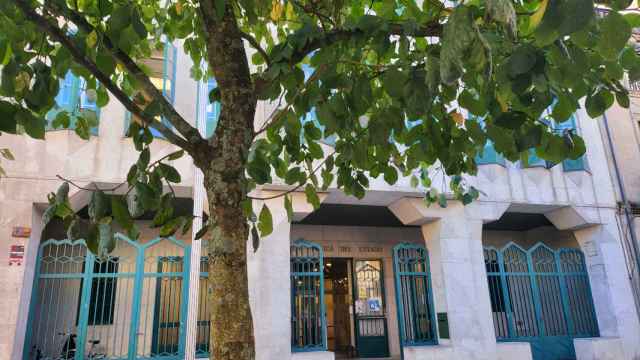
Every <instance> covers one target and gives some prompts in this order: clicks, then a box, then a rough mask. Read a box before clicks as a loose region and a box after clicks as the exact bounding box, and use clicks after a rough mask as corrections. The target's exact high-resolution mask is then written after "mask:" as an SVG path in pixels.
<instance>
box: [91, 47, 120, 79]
mask: <svg viewBox="0 0 640 360" xmlns="http://www.w3.org/2000/svg"><path fill="white" fill-rule="evenodd" d="M96 65H97V66H98V69H99V70H100V71H102V72H103V73H104V74H105V75H107V76H111V74H113V72H114V71H115V70H116V63H115V61H114V60H113V57H112V56H111V55H110V54H108V53H107V52H106V51H98V53H97V54H96Z"/></svg>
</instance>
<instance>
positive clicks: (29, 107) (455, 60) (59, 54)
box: [0, 0, 640, 360]
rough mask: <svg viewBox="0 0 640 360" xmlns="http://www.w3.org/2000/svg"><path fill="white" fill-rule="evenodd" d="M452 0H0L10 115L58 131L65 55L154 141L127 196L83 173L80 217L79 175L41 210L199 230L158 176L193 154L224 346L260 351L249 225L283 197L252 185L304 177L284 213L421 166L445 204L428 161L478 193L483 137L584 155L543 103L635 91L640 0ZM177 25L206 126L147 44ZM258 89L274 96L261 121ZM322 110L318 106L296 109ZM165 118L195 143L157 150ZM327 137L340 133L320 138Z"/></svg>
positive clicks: (94, 242) (98, 247) (177, 134)
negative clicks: (156, 74) (633, 37)
mask: <svg viewBox="0 0 640 360" xmlns="http://www.w3.org/2000/svg"><path fill="white" fill-rule="evenodd" d="M448 3H450V2H444V1H439V0H424V1H415V0H393V1H392V0H384V1H380V0H373V1H369V0H351V1H342V0H273V1H255V0H200V1H195V0H170V1H153V0H136V1H129V0H127V1H125V0H15V1H3V2H1V3H0V62H1V65H2V81H1V83H0V96H1V99H0V119H1V120H0V121H1V122H0V132H4V133H8V134H26V135H27V136H30V137H33V138H36V139H44V137H45V131H44V130H45V115H46V114H47V113H48V112H49V111H50V110H51V109H52V107H53V106H54V97H55V96H56V95H57V93H58V91H59V83H60V79H62V78H64V76H65V74H67V73H68V72H69V71H71V72H72V73H73V74H75V75H77V76H79V77H81V78H82V79H83V80H84V81H85V82H86V86H87V89H88V90H87V93H88V94H89V95H91V96H92V97H94V98H95V100H96V102H97V104H98V106H100V107H101V106H104V105H105V104H106V103H107V102H108V101H109V99H110V98H115V99H116V100H117V101H119V102H121V103H122V104H123V105H124V106H125V108H126V109H127V110H128V111H129V112H131V113H132V114H133V115H134V119H135V120H136V121H132V122H131V126H130V128H129V134H130V136H132V137H133V140H134V143H135V146H136V149H137V150H138V151H140V156H139V159H138V161H137V162H136V163H135V164H133V165H132V167H131V170H130V171H129V173H128V176H127V181H126V183H125V184H124V185H126V186H127V187H128V192H127V195H126V196H125V197H122V196H111V197H107V195H106V193H108V191H109V190H113V189H88V190H90V191H93V194H92V199H91V203H90V211H89V213H90V218H91V219H90V221H89V222H88V223H87V224H84V225H85V226H81V224H80V223H81V222H82V221H83V220H81V219H80V218H79V217H78V216H76V215H75V214H74V213H73V211H72V210H71V209H70V207H69V206H68V196H67V194H68V190H69V183H67V182H65V183H63V185H62V186H61V188H60V189H59V190H58V192H57V194H51V196H50V199H49V201H50V207H49V208H48V209H47V212H46V214H45V219H44V220H45V222H47V221H48V220H49V219H51V218H52V217H55V216H57V217H60V218H62V219H64V220H65V224H66V226H67V228H68V234H69V237H70V238H78V237H83V238H85V239H86V240H87V241H88V245H89V247H90V249H91V250H92V251H93V252H95V253H99V254H100V253H104V252H108V251H109V250H110V248H111V247H112V244H113V240H112V239H113V235H112V232H111V231H112V230H111V221H113V222H115V223H118V224H119V225H120V226H122V227H123V228H124V229H126V230H127V231H128V233H129V236H131V237H132V238H137V229H136V226H135V223H134V221H133V219H135V218H136V217H137V216H139V215H140V214H142V213H144V212H145V211H155V213H156V216H155V219H154V223H155V225H156V226H158V227H160V233H161V235H170V234H173V233H175V232H176V231H178V230H179V229H181V228H182V229H184V231H188V230H189V227H190V224H191V221H192V219H190V218H187V217H176V216H174V215H173V211H172V209H171V207H172V205H171V204H172V201H171V200H172V197H173V194H172V193H171V192H169V193H163V190H162V189H163V182H164V183H175V182H179V181H180V174H179V173H178V172H177V171H176V170H175V169H174V168H173V167H171V166H170V165H169V164H167V163H166V162H165V160H168V159H176V158H178V157H180V156H182V154H183V153H187V154H188V155H190V156H191V157H192V158H193V161H194V164H195V166H197V167H198V168H200V169H201V170H202V171H203V173H204V178H205V187H206V192H207V195H208V202H209V208H210V220H209V221H208V223H207V224H206V225H205V228H204V231H201V232H200V233H199V234H198V236H203V235H205V232H207V235H206V236H208V237H209V239H210V241H209V247H210V248H209V254H210V263H209V274H210V275H209V276H210V279H209V281H210V283H211V284H212V287H213V293H212V295H210V298H209V299H208V301H209V302H210V307H211V309H212V318H211V324H212V326H211V328H212V329H213V331H212V335H211V337H212V339H211V344H212V347H211V348H212V349H213V350H212V353H211V355H212V357H213V358H215V359H218V360H222V359H251V358H253V357H254V343H253V335H252V334H253V332H252V319H251V313H250V309H249V299H248V290H247V287H248V285H247V268H246V250H247V249H246V240H247V238H248V237H249V236H252V237H253V238H254V244H255V246H257V245H258V240H259V236H260V235H259V234H258V230H259V232H260V234H261V235H262V236H264V235H267V234H269V233H270V232H271V229H272V225H271V214H270V211H269V209H268V208H267V207H262V208H261V209H252V208H251V204H252V202H251V200H253V199H254V198H252V197H251V196H250V195H249V194H250V192H251V191H252V190H253V189H254V188H255V187H256V186H257V185H262V184H265V183H269V182H271V181H272V179H273V177H274V176H277V177H278V178H281V179H284V181H286V183H287V184H289V185H291V190H289V191H286V192H283V193H282V194H280V195H278V196H280V197H282V198H283V202H284V206H285V207H286V208H287V209H288V210H289V212H290V210H291V201H290V198H289V197H288V194H289V193H290V192H292V191H298V190H303V191H304V192H305V193H306V196H307V199H308V201H309V202H310V203H311V204H313V206H314V207H318V206H319V200H318V196H317V194H316V191H317V190H318V189H326V188H327V187H329V186H337V187H338V188H340V189H342V190H344V192H345V193H347V194H352V195H355V196H356V197H362V196H364V194H365V189H366V188H367V186H368V183H369V178H372V177H373V178H375V177H378V176H383V177H384V179H385V180H386V181H387V182H388V183H389V184H394V183H395V182H396V181H397V179H398V177H399V176H407V177H411V179H412V181H411V182H412V184H413V185H418V184H422V185H423V186H425V187H426V188H427V189H428V191H427V192H426V194H425V200H426V201H427V202H429V203H434V202H437V203H439V205H440V206H446V202H447V198H448V197H449V198H450V197H451V194H445V193H439V192H438V191H437V190H436V188H435V187H431V179H432V177H434V176H436V175H437V174H442V175H443V176H444V175H445V174H446V175H447V176H449V179H450V188H451V192H452V195H453V198H455V199H457V200H460V201H462V202H463V203H465V204H467V203H469V202H471V201H473V200H474V199H475V198H477V197H478V193H479V192H478V190H477V189H475V188H473V187H472V186H469V185H468V184H467V183H466V182H465V181H464V180H463V177H462V176H461V175H462V174H471V175H473V174H475V173H476V171H477V165H476V162H475V155H476V154H477V153H478V152H479V151H482V149H483V147H484V145H485V143H486V142H487V141H491V142H492V143H493V144H494V146H495V148H496V150H497V151H498V152H500V153H501V154H503V155H504V156H505V157H506V158H507V159H509V160H512V161H516V160H519V159H521V160H522V161H525V162H526V161H527V155H528V154H529V152H530V151H531V149H535V152H536V154H537V155H538V156H539V157H541V158H543V159H545V160H548V161H551V162H555V163H557V162H560V161H562V160H563V159H566V158H573V159H575V158H578V157H579V156H581V155H582V154H583V153H584V151H585V145H584V141H583V140H582V139H581V138H580V137H579V136H578V135H577V134H575V133H572V132H570V131H568V132H567V131H565V132H563V133H558V132H557V131H554V129H553V125H552V123H551V122H547V121H542V120H540V119H541V115H542V113H543V112H544V111H545V110H547V109H551V110H552V111H551V117H552V118H553V120H555V121H556V122H562V121H564V120H566V119H568V118H569V117H570V116H571V114H573V113H574V112H575V111H576V109H577V108H578V107H579V106H581V105H580V104H581V103H580V100H581V99H583V98H586V100H585V102H584V104H585V106H586V110H587V112H588V114H589V115H590V116H591V117H593V118H596V117H598V116H600V115H601V114H602V113H603V112H604V111H605V110H606V109H607V108H609V107H610V106H611V105H612V104H613V102H614V99H615V100H616V101H617V102H618V103H619V104H620V105H622V106H625V107H627V106H628V105H629V98H628V93H627V90H626V89H625V86H624V85H623V83H622V81H623V78H624V76H625V73H627V74H628V76H629V77H630V78H631V79H632V80H633V79H637V78H638V77H639V76H640V60H639V59H638V56H636V54H635V52H634V51H633V49H631V48H630V47H628V46H626V43H627V40H628V38H629V35H630V30H631V27H632V26H637V25H638V24H639V23H640V16H638V15H623V14H621V13H620V11H619V10H621V9H624V8H625V7H626V6H628V5H629V3H630V1H627V0H612V1H605V3H606V4H605V5H607V6H609V9H610V11H608V12H607V14H605V15H603V16H599V17H597V16H596V15H595V14H596V13H595V9H594V2H593V1H592V0H525V1H507V0H468V1H461V2H459V3H460V4H459V5H456V6H451V5H447V4H448ZM167 40H168V41H182V42H183V48H184V50H185V51H186V52H187V53H188V54H189V55H190V56H191V58H192V59H193V62H194V64H196V65H195V66H194V68H193V69H192V75H193V77H194V78H195V79H198V80H200V79H208V78H210V77H214V78H215V80H216V82H217V84H218V87H217V88H216V89H214V90H213V91H211V93H210V94H209V97H210V101H218V102H220V104H221V113H220V118H219V122H218V126H217V129H216V130H215V134H214V136H213V137H211V138H203V137H202V136H201V135H200V134H199V132H198V131H197V130H196V129H195V128H194V127H193V125H192V124H193V123H194V121H193V119H184V118H183V117H182V116H181V115H180V114H179V113H178V112H177V111H176V110H175V109H174V108H173V106H172V105H171V103H170V102H169V101H167V100H166V98H165V97H164V96H163V94H162V92H161V91H160V90H158V89H157V88H156V87H155V86H154V84H153V83H152V82H151V81H150V78H149V75H148V69H147V68H146V67H145V66H144V62H143V60H144V59H145V58H147V57H149V56H150V54H151V52H152V50H154V49H159V48H160V47H161V46H162V43H163V42H164V41H167ZM250 62H251V63H252V65H250V64H249V63H250ZM200 64H204V66H200ZM259 101H270V102H272V103H275V104H277V105H278V106H277V108H276V110H274V112H273V113H272V114H271V116H270V117H269V118H268V119H267V121H266V122H264V123H261V124H257V125H256V124H254V116H255V112H256V106H257V103H258V102H259ZM310 112H311V113H314V114H315V115H316V116H315V118H314V119H313V121H301V119H305V118H306V116H307V114H309V113H310ZM159 119H162V120H161V121H159ZM465 119H467V120H466V121H465ZM72 121H74V122H75V123H76V127H75V128H76V132H77V133H78V135H79V136H81V137H83V138H87V137H88V136H89V129H90V128H91V126H92V122H93V121H95V116H93V115H92V114H91V113H80V114H78V113H72V112H68V111H60V112H58V113H57V115H56V116H55V119H54V121H53V126H57V127H69V126H70V123H71V122H72ZM152 129H153V130H154V131H157V132H159V133H160V134H162V136H163V137H164V139H165V140H166V141H168V142H170V143H172V144H174V145H176V146H177V147H179V148H180V149H181V150H180V151H178V152H176V153H173V154H171V155H169V156H167V157H165V158H163V159H161V160H159V161H157V162H154V163H152V164H150V161H149V159H150V150H149V149H150V148H149V144H150V143H151V142H152V141H154V136H152V134H151V130H152ZM156 141H157V140H156ZM323 142H324V143H329V144H331V146H332V148H333V150H332V151H330V152H329V153H325V152H324V151H323V147H322V146H320V143H323ZM3 154H5V153H4V152H3ZM7 154H9V155H7V156H5V157H7V158H12V156H10V154H11V153H10V152H8V153H7ZM434 169H436V170H434ZM438 176H439V175H438ZM256 212H257V213H258V215H257V216H256V214H255V213H256ZM84 228H86V230H84V231H83V230H81V229H84ZM239 280H240V281H239ZM220 294H225V296H220ZM229 295H230V296H229ZM231 325H232V326H231Z"/></svg>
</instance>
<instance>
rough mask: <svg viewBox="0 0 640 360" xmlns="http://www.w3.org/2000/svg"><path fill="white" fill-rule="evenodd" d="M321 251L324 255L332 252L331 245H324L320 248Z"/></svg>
mask: <svg viewBox="0 0 640 360" xmlns="http://www.w3.org/2000/svg"><path fill="white" fill-rule="evenodd" d="M322 250H323V251H324V252H325V253H329V252H333V245H324V246H323V247H322Z"/></svg>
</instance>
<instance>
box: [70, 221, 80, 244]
mask: <svg viewBox="0 0 640 360" xmlns="http://www.w3.org/2000/svg"><path fill="white" fill-rule="evenodd" d="M80 221H81V220H80V218H78V217H74V218H73V219H72V220H71V222H70V223H69V226H68V227H67V239H69V240H72V241H73V240H77V239H81V238H82V231H81V228H80Z"/></svg>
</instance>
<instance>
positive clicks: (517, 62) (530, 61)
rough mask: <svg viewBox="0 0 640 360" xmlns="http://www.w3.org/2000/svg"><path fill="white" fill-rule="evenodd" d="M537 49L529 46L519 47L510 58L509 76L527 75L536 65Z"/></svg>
mask: <svg viewBox="0 0 640 360" xmlns="http://www.w3.org/2000/svg"><path fill="white" fill-rule="evenodd" d="M536 59H537V56H536V49H535V48H534V47H533V46H531V45H528V44H523V45H520V46H518V47H517V48H516V49H515V50H514V52H513V53H512V54H511V56H510V57H509V60H507V61H508V64H509V75H511V76H512V77H516V76H518V75H520V74H526V73H528V72H529V71H531V69H532V68H533V66H534V65H535V64H536Z"/></svg>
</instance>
